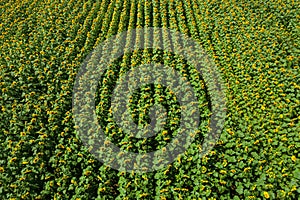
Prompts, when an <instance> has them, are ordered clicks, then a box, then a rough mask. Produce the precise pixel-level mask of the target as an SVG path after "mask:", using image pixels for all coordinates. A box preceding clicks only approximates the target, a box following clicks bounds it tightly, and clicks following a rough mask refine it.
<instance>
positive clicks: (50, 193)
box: [0, 0, 300, 200]
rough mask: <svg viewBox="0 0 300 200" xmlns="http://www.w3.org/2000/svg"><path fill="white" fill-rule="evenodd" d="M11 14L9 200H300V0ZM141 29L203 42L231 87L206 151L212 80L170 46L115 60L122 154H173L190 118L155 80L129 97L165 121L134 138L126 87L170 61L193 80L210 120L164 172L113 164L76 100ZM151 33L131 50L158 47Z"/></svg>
mask: <svg viewBox="0 0 300 200" xmlns="http://www.w3.org/2000/svg"><path fill="white" fill-rule="evenodd" d="M0 16H1V17H0V120H1V121H0V199H1V200H2V199H3V200H6V199H8V200H19V199H36V200H38V199H41V200H42V199H56V200H65V199H72V200H90V199H97V200H100V199H101V200H102V199H104V200H106V199H108V200H110V199H112V200H114V199H120V200H121V199H128V200H130V199H157V200H169V199H170V200H173V199H183V200H194V199H195V200H198V199H202V200H217V199H220V200H225V199H234V200H238V199H247V200H248V199H261V200H262V199H292V200H293V199H295V200H297V199H299V198H300V81H299V80H300V63H299V60H300V2H299V1H298V0H269V1H263V0H248V1H246V0H239V1H238V0H222V1H221V0H43V1H42V0H22V1H21V0H1V1H0ZM143 27H160V28H168V29H171V30H175V31H178V32H180V33H182V34H184V35H186V36H188V37H190V38H193V39H194V40H195V41H196V42H197V43H198V44H199V45H201V46H202V47H203V49H204V50H205V51H206V52H207V54H208V55H209V56H210V58H211V59H212V60H213V61H214V63H215V64H216V67H217V69H218V70H219V72H220V74H221V76H222V79H223V80H224V83H225V88H224V92H225V94H226V98H227V102H226V108H227V109H226V119H225V122H224V128H223V129H222V132H221V134H220V138H219V139H218V141H217V142H216V144H215V145H214V147H213V148H212V149H211V150H210V151H209V152H208V153H207V154H205V155H204V156H201V155H200V154H199V152H201V150H202V142H203V138H204V136H205V134H206V133H207V131H208V127H209V123H210V120H209V117H210V116H211V99H210V97H209V95H208V91H207V83H206V82H205V80H204V79H203V77H202V76H201V74H199V73H198V72H197V71H196V70H195V68H194V67H193V66H191V65H190V64H189V63H188V62H187V61H186V60H185V59H184V58H183V57H182V56H180V55H176V54H174V53H171V52H168V51H164V50H161V49H151V48H145V49H141V50H135V51H133V52H131V53H126V54H124V55H122V57H120V58H119V59H116V60H115V61H114V62H113V63H112V64H111V65H110V66H109V69H108V70H106V71H105V72H104V75H103V76H102V77H101V80H100V81H99V84H98V87H97V93H96V98H95V101H96V105H95V111H96V113H97V117H98V122H99V124H100V125H101V127H102V128H103V130H104V132H105V134H106V136H107V138H109V139H110V141H111V142H112V143H114V144H115V145H117V146H118V147H120V148H121V149H124V150H126V151H132V152H149V151H155V150H157V149H162V148H164V147H165V146H166V145H167V144H168V143H169V142H170V141H171V140H172V138H174V137H175V135H176V130H177V129H178V127H179V125H180V110H181V105H180V104H179V103H178V99H177V97H176V95H175V94H174V92H172V90H170V88H168V87H165V86H163V85H159V84H146V85H143V86H142V87H140V88H139V89H138V90H136V91H135V92H134V93H133V95H132V96H131V98H130V99H129V101H128V107H129V108H130V113H131V116H132V118H133V121H134V122H135V123H136V124H139V125H145V124H147V123H150V121H151V120H150V119H149V112H150V110H151V107H153V106H154V105H156V104H160V105H162V107H163V109H164V110H165V111H167V112H166V115H165V118H166V119H167V120H166V121H165V122H166V124H165V125H164V126H163V128H162V129H161V130H158V133H157V135H155V136H153V137H151V138H148V139H145V138H144V139H143V138H135V137H132V136H130V135H128V134H126V132H124V131H123V130H122V129H121V128H120V127H118V125H117V124H116V123H115V122H114V118H113V110H112V109H111V107H110V106H111V102H110V101H111V97H112V91H113V89H114V87H115V86H116V81H117V80H118V79H120V78H121V77H122V76H123V75H124V74H125V73H126V72H128V71H130V70H132V69H134V70H138V67H139V65H142V64H147V63H151V62H154V63H160V64H163V65H165V66H170V67H172V68H173V69H175V70H176V71H177V72H178V73H179V74H180V75H181V76H182V77H184V78H185V79H186V80H188V81H189V82H190V83H191V85H192V86H193V88H194V91H195V96H196V97H197V100H198V105H197V106H198V108H199V113H200V119H201V122H200V123H199V127H198V131H197V132H196V133H195V140H194V141H193V143H192V144H191V145H190V146H189V148H188V149H187V150H186V151H185V152H184V153H183V154H181V155H180V156H178V157H177V158H176V159H175V160H174V162H172V163H171V164H168V165H167V166H166V167H164V168H162V169H159V170H156V171H154V172H147V173H135V172H134V171H132V172H126V171H118V170H115V169H113V168H111V167H109V166H107V165H105V164H103V163H102V162H100V161H99V160H98V159H97V158H96V157H95V156H94V155H93V154H91V153H90V151H89V148H88V147H87V146H86V145H84V144H83V142H82V140H81V138H80V137H79V135H78V133H77V127H76V125H75V123H74V120H73V118H74V116H73V111H72V110H73V109H72V94H73V88H74V83H75V79H76V76H77V73H78V70H79V69H80V67H81V65H82V62H83V61H84V60H85V58H86V57H87V56H88V55H89V54H90V53H91V52H92V51H93V49H95V48H96V47H97V46H98V45H99V44H101V43H102V42H104V41H105V40H107V39H109V38H110V37H112V36H114V35H116V34H118V33H121V32H123V31H127V30H132V29H136V28H143ZM141 37H143V36H142V35H136V36H135V37H127V38H126V41H124V47H126V45H129V44H130V43H136V44H139V43H141V42H144V43H147V42H149V41H147V40H145V39H141ZM154 37H157V39H159V38H167V37H169V36H168V35H159V34H154ZM170 40H171V41H175V42H174V43H173V42H172V43H164V44H163V45H164V46H165V47H169V46H172V45H174V44H176V38H170ZM154 41H155V38H154ZM145 45H146V44H145ZM140 74H141V76H143V72H140ZM189 112H190V113H194V112H196V111H195V110H189ZM157 121H160V118H158V119H157ZM124 123H126V121H125V122H124ZM124 162H126V161H124ZM157 162H159V161H157Z"/></svg>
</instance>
